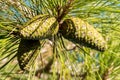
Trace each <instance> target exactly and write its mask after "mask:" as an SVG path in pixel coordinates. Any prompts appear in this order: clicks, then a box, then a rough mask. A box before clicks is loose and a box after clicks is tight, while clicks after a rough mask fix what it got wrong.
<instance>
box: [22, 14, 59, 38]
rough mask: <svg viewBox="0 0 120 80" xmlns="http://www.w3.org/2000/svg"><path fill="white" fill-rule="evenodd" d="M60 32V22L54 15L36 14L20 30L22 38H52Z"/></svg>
mask: <svg viewBox="0 0 120 80" xmlns="http://www.w3.org/2000/svg"><path fill="white" fill-rule="evenodd" d="M57 32H58V23H57V21H56V19H55V18H54V17H48V16H47V15H45V16H36V17H35V18H33V19H32V20H31V21H29V22H28V23H27V25H26V26H25V27H24V28H23V29H22V30H20V35H21V38H23V39H32V40H39V39H45V38H50V37H52V36H53V35H55V34H56V33H57Z"/></svg>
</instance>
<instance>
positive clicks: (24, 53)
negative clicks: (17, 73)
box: [17, 39, 40, 70]
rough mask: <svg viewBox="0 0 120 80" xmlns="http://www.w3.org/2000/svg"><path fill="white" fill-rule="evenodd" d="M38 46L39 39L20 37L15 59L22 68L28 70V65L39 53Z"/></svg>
mask: <svg viewBox="0 0 120 80" xmlns="http://www.w3.org/2000/svg"><path fill="white" fill-rule="evenodd" d="M39 47H40V42H39V40H26V39H21V41H20V44H19V48H18V53H17V60H18V63H19V66H20V68H21V69H22V70H28V69H29V67H30V65H33V64H32V63H33V62H34V60H35V58H36V56H37V55H38V54H39Z"/></svg>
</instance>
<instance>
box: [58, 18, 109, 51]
mask: <svg viewBox="0 0 120 80" xmlns="http://www.w3.org/2000/svg"><path fill="white" fill-rule="evenodd" d="M59 32H60V33H61V34H62V35H63V37H64V38H66V39H68V40H70V41H72V42H74V43H78V44H80V45H83V46H87V47H90V48H92V49H96V50H99V51H104V50H106V48H107V44H106V41H105V40H104V38H103V37H102V35H101V34H100V33H99V32H98V31H97V30H96V29H95V28H94V27H93V26H91V25H89V24H88V23H87V22H84V21H83V20H81V19H80V18H75V17H72V18H70V19H66V20H65V21H64V22H63V23H62V24H61V26H60V28H59Z"/></svg>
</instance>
